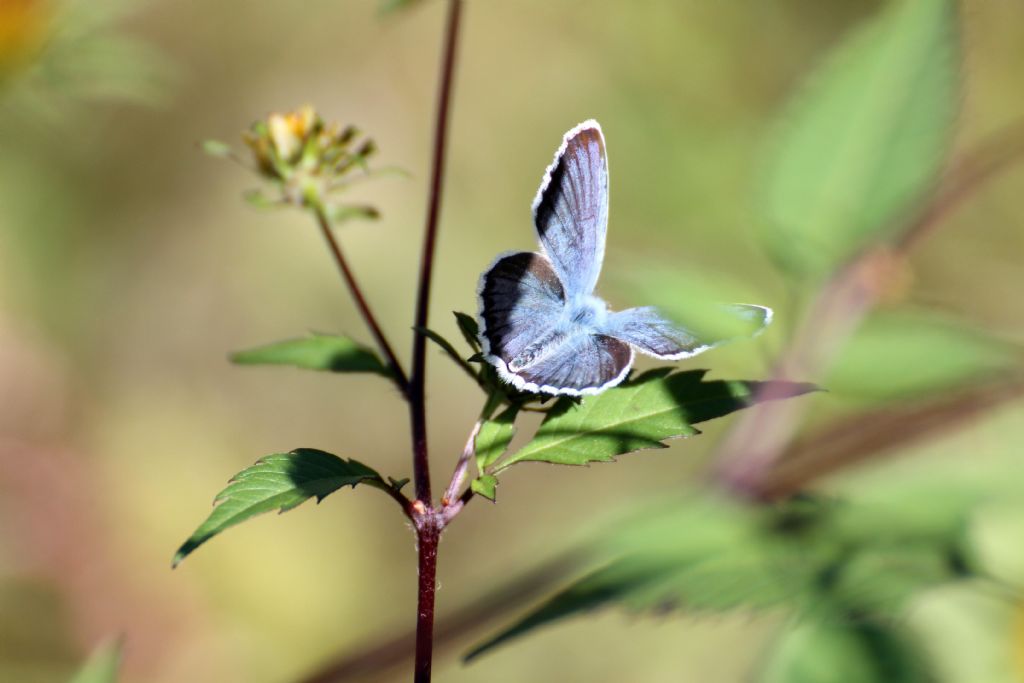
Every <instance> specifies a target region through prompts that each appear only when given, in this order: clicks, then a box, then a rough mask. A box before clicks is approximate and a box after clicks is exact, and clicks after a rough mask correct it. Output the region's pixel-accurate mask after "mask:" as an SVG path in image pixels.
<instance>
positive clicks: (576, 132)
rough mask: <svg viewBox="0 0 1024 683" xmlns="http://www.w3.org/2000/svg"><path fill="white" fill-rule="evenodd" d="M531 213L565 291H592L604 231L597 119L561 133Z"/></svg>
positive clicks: (604, 187) (604, 186)
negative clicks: (552, 159) (556, 149)
mask: <svg viewBox="0 0 1024 683" xmlns="http://www.w3.org/2000/svg"><path fill="white" fill-rule="evenodd" d="M533 217H534V225H535V226H536V228H537V236H538V237H539V238H540V243H541V246H542V247H543V248H544V252H545V253H546V254H547V256H548V258H550V259H551V263H552V265H553V266H554V268H555V271H556V272H557V273H558V275H559V277H560V278H561V280H562V284H563V286H564V287H565V292H566V295H567V296H568V297H569V298H570V299H572V298H574V297H575V296H576V295H585V294H590V293H592V292H593V291H594V286H595V285H596V284H597V278H598V275H600V273H601V262H602V261H603V260H604V243H605V234H606V232H607V230H608V160H607V154H606V152H605V145H604V136H603V135H602V134H601V127H600V126H599V125H598V124H597V122H596V121H586V122H584V123H581V124H580V125H578V126H576V127H575V128H573V129H572V130H570V131H569V132H568V133H566V134H565V138H564V139H563V141H562V146H561V147H559V149H558V152H557V153H556V154H555V160H554V162H553V163H552V164H551V166H550V167H548V170H547V172H546V173H545V174H544V180H543V181H542V182H541V186H540V190H539V191H538V192H537V198H536V199H535V200H534V206H533Z"/></svg>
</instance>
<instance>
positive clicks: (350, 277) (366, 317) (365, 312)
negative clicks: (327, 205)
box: [315, 207, 409, 398]
mask: <svg viewBox="0 0 1024 683" xmlns="http://www.w3.org/2000/svg"><path fill="white" fill-rule="evenodd" d="M315 213H316V222H317V225H319V226H320V232H321V233H322V234H323V236H324V239H325V240H326V241H327V246H328V247H329V248H330V250H331V255H332V256H334V262H335V263H337V264H338V270H339V271H340V272H341V277H342V278H344V280H345V284H346V285H348V291H349V292H350V293H351V294H352V298H353V299H354V300H355V302H356V308H358V309H359V314H360V315H362V316H363V321H364V322H365V323H366V326H367V327H369V328H370V334H372V335H373V338H374V340H375V341H376V342H377V347H378V348H379V349H380V352H381V353H382V354H384V359H385V361H386V362H387V364H388V367H390V368H391V371H392V372H393V373H394V374H395V381H396V382H397V383H398V387H399V389H401V391H402V394H403V395H405V396H406V398H408V397H409V379H408V377H406V375H405V371H404V370H403V369H402V365H401V363H399V362H398V358H397V357H396V356H395V352H394V351H393V350H392V349H391V344H389V343H388V340H387V338H386V337H385V336H384V332H383V331H382V330H381V328H380V325H378V324H377V318H376V317H374V315H373V311H371V310H370V306H369V304H367V303H366V298H365V297H364V296H363V291H362V290H361V289H360V288H359V283H358V282H356V278H355V275H354V274H353V273H352V269H351V268H349V266H348V261H347V260H346V259H345V254H344V253H343V252H342V251H341V245H340V244H339V243H338V240H337V239H335V237H334V233H333V232H332V231H331V222H330V221H329V220H328V219H327V216H326V215H325V214H324V212H323V210H322V209H320V208H319V207H318V208H316V209H315Z"/></svg>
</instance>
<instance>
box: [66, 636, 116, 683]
mask: <svg viewBox="0 0 1024 683" xmlns="http://www.w3.org/2000/svg"><path fill="white" fill-rule="evenodd" d="M120 668H121V642H120V641H119V640H110V641H107V642H105V643H103V644H101V645H100V646H99V647H97V648H96V649H95V650H93V652H92V654H91V655H89V659H88V660H87V661H86V662H85V664H84V665H82V668H81V669H79V670H78V673H76V674H75V677H74V678H72V679H71V683H116V681H117V672H118V670H119V669H120Z"/></svg>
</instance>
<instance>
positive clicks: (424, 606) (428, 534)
mask: <svg viewBox="0 0 1024 683" xmlns="http://www.w3.org/2000/svg"><path fill="white" fill-rule="evenodd" d="M441 529H442V525H441V524H440V523H439V521H438V520H436V519H434V518H433V516H430V517H428V518H426V519H424V520H423V521H422V524H421V525H420V527H419V528H418V530H417V533H418V539H419V542H418V544H417V546H418V550H419V597H418V599H417V605H416V668H415V672H416V673H415V676H414V677H413V680H414V681H415V683H430V667H431V662H432V661H433V657H434V599H435V597H436V595H437V545H438V542H439V541H440V540H441Z"/></svg>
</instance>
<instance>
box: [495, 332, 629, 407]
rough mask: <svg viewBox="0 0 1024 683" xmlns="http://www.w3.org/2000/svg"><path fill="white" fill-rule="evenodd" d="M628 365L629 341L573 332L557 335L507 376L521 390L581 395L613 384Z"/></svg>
mask: <svg viewBox="0 0 1024 683" xmlns="http://www.w3.org/2000/svg"><path fill="white" fill-rule="evenodd" d="M632 364H633V349H631V348H630V347H629V344H626V343H625V342H622V341H619V340H618V339H615V338H613V337H609V336H607V335H603V334H588V333H585V332H575V333H572V334H569V335H567V336H563V337H561V338H559V339H558V340H557V342H556V343H555V345H553V346H552V347H551V348H549V349H546V350H545V353H544V354H542V355H541V356H540V358H539V360H537V361H536V362H534V363H532V364H531V365H528V366H526V367H524V368H520V369H518V370H517V371H516V372H515V373H514V374H511V375H510V377H509V378H508V379H509V381H510V382H511V383H512V384H513V386H515V387H516V388H517V389H520V390H521V391H534V392H541V393H545V394H568V395H570V396H583V395H588V394H597V393H600V392H602V391H604V390H605V389H608V388H609V387H613V386H615V385H616V384H618V383H619V382H621V381H622V380H623V379H625V377H626V374H627V373H628V372H629V368H630V366H632Z"/></svg>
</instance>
